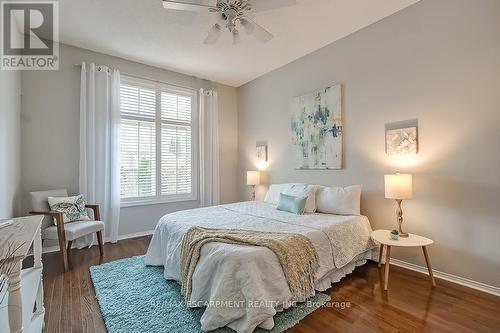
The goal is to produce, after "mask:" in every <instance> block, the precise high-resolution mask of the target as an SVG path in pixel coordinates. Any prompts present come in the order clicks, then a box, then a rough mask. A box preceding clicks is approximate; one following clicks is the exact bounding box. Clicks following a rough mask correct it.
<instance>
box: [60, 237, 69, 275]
mask: <svg viewBox="0 0 500 333" xmlns="http://www.w3.org/2000/svg"><path fill="white" fill-rule="evenodd" d="M65 243H66V242H65V241H64V239H63V238H61V237H59V249H60V251H61V255H62V259H63V267H64V271H65V272H67V271H68V250H67V249H66V244H65Z"/></svg>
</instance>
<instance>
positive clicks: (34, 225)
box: [0, 216, 45, 333]
mask: <svg viewBox="0 0 500 333" xmlns="http://www.w3.org/2000/svg"><path fill="white" fill-rule="evenodd" d="M42 219H43V217H42V216H27V217H20V218H15V219H12V223H11V224H10V225H8V226H6V227H2V228H0V261H2V264H5V263H8V262H10V263H12V270H11V271H10V272H9V274H8V277H9V279H8V287H7V291H6V292H7V294H6V295H5V296H6V297H4V298H3V300H2V298H0V300H2V303H0V332H9V331H10V332H13V333H18V332H37V333H38V332H41V331H42V327H43V320H44V315H45V308H44V307H43V285H42V269H43V266H42V238H41V229H40V227H41V224H42ZM31 245H33V256H34V265H33V267H29V268H25V269H22V261H23V259H24V258H25V257H26V255H27V254H28V251H29V249H30V248H31ZM9 248H10V249H16V251H15V252H14V255H13V256H9V257H10V259H7V258H6V257H7V252H8V249H9ZM0 293H1V294H0V295H4V293H5V290H3V291H0ZM33 309H34V311H33Z"/></svg>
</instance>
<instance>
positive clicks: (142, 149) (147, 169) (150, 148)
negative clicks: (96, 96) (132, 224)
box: [120, 119, 156, 198]
mask: <svg viewBox="0 0 500 333" xmlns="http://www.w3.org/2000/svg"><path fill="white" fill-rule="evenodd" d="M155 146H156V135H155V123H154V122H145V121H137V120H128V119H122V121H121V131H120V183H121V197H122V198H135V197H147V196H149V197H151V196H155V195H156V174H155V170H156V147H155Z"/></svg>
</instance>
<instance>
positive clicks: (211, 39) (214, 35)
mask: <svg viewBox="0 0 500 333" xmlns="http://www.w3.org/2000/svg"><path fill="white" fill-rule="evenodd" d="M221 32H222V28H221V26H220V25H219V24H218V23H215V24H214V25H213V26H212V28H210V30H209V31H208V35H207V37H206V38H205V40H204V41H203V43H204V44H215V43H217V40H218V39H219V37H220V35H221Z"/></svg>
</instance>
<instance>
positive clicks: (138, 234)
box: [42, 230, 154, 253]
mask: <svg viewBox="0 0 500 333" xmlns="http://www.w3.org/2000/svg"><path fill="white" fill-rule="evenodd" d="M153 233H154V230H147V231H141V232H133V233H130V234H124V235H119V236H118V240H119V241H121V240H124V239H130V238H137V237H144V236H149V235H152V234H153ZM104 242H105V243H109V242H110V239H109V237H104ZM94 245H97V244H94ZM74 247H75V245H73V246H72V248H74ZM51 252H59V246H58V245H55V246H48V247H44V248H43V249H42V253H51Z"/></svg>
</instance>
